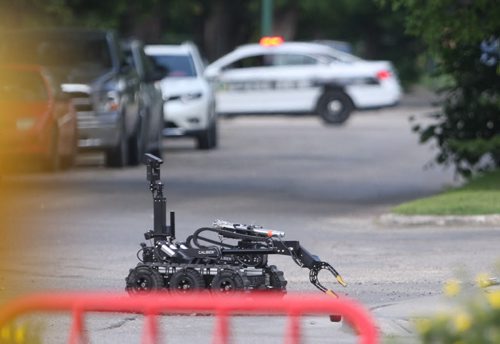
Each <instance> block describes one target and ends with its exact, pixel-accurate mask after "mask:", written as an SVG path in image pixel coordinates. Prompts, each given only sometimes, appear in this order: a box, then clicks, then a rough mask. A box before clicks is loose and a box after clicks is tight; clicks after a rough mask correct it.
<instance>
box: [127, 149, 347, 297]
mask: <svg viewBox="0 0 500 344" xmlns="http://www.w3.org/2000/svg"><path fill="white" fill-rule="evenodd" d="M145 162H146V165H147V180H148V181H149V183H150V190H151V192H152V194H153V201H154V229H153V230H150V231H148V232H146V233H144V237H145V239H146V240H148V241H149V242H150V244H149V245H147V244H146V243H141V249H140V250H139V251H138V253H137V258H138V259H139V260H140V263H139V264H138V265H137V266H136V267H135V268H133V269H130V272H129V275H128V276H127V278H126V289H127V291H128V292H129V293H131V294H134V293H139V292H148V291H152V290H159V289H168V290H171V291H189V290H199V289H210V290H211V291H222V292H228V291H237V290H240V291H252V290H269V291H279V292H285V291H286V284H287V281H286V280H285V278H284V275H283V272H282V271H280V270H279V269H278V268H276V266H274V265H268V255H270V254H281V255H287V256H290V257H291V258H292V259H293V261H294V262H295V263H297V264H298V265H299V266H300V267H303V268H307V269H309V280H310V281H311V283H312V284H313V285H314V286H316V287H317V288H318V289H319V290H321V291H323V292H325V293H328V294H333V295H335V293H334V292H333V291H331V290H330V289H327V288H326V287H324V286H323V285H322V284H321V283H320V282H319V280H318V273H319V272H320V271H321V270H323V269H324V270H328V271H330V272H331V273H332V274H333V275H334V276H335V278H336V279H337V281H338V282H339V283H340V284H341V285H342V286H346V284H345V282H344V281H343V279H342V277H341V276H340V275H339V274H338V272H337V271H336V270H335V269H334V268H333V267H332V266H331V265H330V264H328V263H326V262H323V261H321V260H320V259H319V258H318V257H317V256H315V255H313V254H311V253H310V252H308V251H307V250H306V249H305V248H303V247H302V246H301V245H300V243H299V242H298V241H288V240H283V238H284V236H285V233H283V232H280V231H275V230H268V229H265V228H262V227H260V226H255V225H243V224H235V223H230V222H227V221H220V220H218V221H216V222H215V223H214V224H213V226H212V227H203V228H199V229H197V230H196V231H195V232H194V233H193V234H192V235H190V236H189V237H187V239H186V241H184V242H179V241H176V238H175V214H174V213H173V212H172V213H170V225H169V226H167V224H166V198H165V196H164V194H163V184H162V182H161V180H160V165H161V164H162V163H163V161H162V160H161V159H160V158H157V157H156V156H154V155H151V154H146V155H145Z"/></svg>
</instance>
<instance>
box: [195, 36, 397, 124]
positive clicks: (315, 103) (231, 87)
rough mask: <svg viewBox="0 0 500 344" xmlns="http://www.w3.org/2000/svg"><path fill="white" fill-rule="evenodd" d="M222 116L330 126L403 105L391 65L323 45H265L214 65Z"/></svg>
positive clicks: (212, 71)
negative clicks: (313, 117) (290, 118)
mask: <svg viewBox="0 0 500 344" xmlns="http://www.w3.org/2000/svg"><path fill="white" fill-rule="evenodd" d="M205 75H206V76H207V78H208V79H209V80H212V81H213V82H214V84H215V86H216V99H217V112H218V113H219V114H251V113H281V114H288V113H317V114H318V115H320V116H321V117H322V119H323V120H324V121H325V122H326V123H329V124H340V123H343V122H344V121H346V120H347V118H348V117H349V115H350V114H351V112H352V111H353V110H355V109H367V108H380V107H385V106H392V105H395V104H397V103H398V102H399V99H400V97H401V87H400V84H399V81H398V79H397V77H396V74H395V72H394V69H393V67H392V64H391V63H390V62H387V61H366V60H362V59H360V58H358V57H356V56H353V55H350V54H347V53H344V52H341V51H338V50H335V49H333V48H331V47H329V46H326V45H324V44H318V43H300V42H287V43H284V42H281V41H280V40H279V39H274V38H273V39H268V40H267V41H266V40H264V41H263V43H262V40H261V44H248V45H244V46H241V47H238V48H237V49H235V50H234V51H232V52H230V53H229V54H227V55H225V56H223V57H221V58H220V59H218V60H217V61H215V62H213V63H212V64H210V65H209V66H208V67H207V68H206V70H205Z"/></svg>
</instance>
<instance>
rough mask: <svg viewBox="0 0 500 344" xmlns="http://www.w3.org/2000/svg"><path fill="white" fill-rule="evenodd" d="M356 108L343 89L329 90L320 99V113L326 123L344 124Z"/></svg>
mask: <svg viewBox="0 0 500 344" xmlns="http://www.w3.org/2000/svg"><path fill="white" fill-rule="evenodd" d="M353 110H354V106H353V104H352V101H351V99H350V98H349V96H348V95H347V94H345V93H344V92H341V91H327V92H325V93H324V94H323V95H322V96H321V98H320V99H319V101H318V115H319V116H320V117H321V118H322V119H323V121H324V122H325V123H326V124H336V125H339V124H342V123H344V122H345V121H346V120H347V119H348V118H349V116H350V115H351V112H352V111H353Z"/></svg>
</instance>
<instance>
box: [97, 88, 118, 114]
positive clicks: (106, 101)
mask: <svg viewBox="0 0 500 344" xmlns="http://www.w3.org/2000/svg"><path fill="white" fill-rule="evenodd" d="M119 108H120V103H119V97H118V93H117V92H116V91H108V92H104V93H102V94H101V95H100V96H99V97H98V99H97V104H96V110H97V111H99V112H111V111H117V110H118V109H119Z"/></svg>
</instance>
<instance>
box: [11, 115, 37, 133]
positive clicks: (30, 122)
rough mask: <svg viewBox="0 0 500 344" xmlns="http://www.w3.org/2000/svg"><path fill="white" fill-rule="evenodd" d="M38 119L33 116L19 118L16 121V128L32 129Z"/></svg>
mask: <svg viewBox="0 0 500 344" xmlns="http://www.w3.org/2000/svg"><path fill="white" fill-rule="evenodd" d="M35 123H36V119H35V118H32V117H24V118H19V119H18V120H17V121H16V128H17V130H20V131H26V130H30V129H31V128H33V127H34V126H35Z"/></svg>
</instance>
